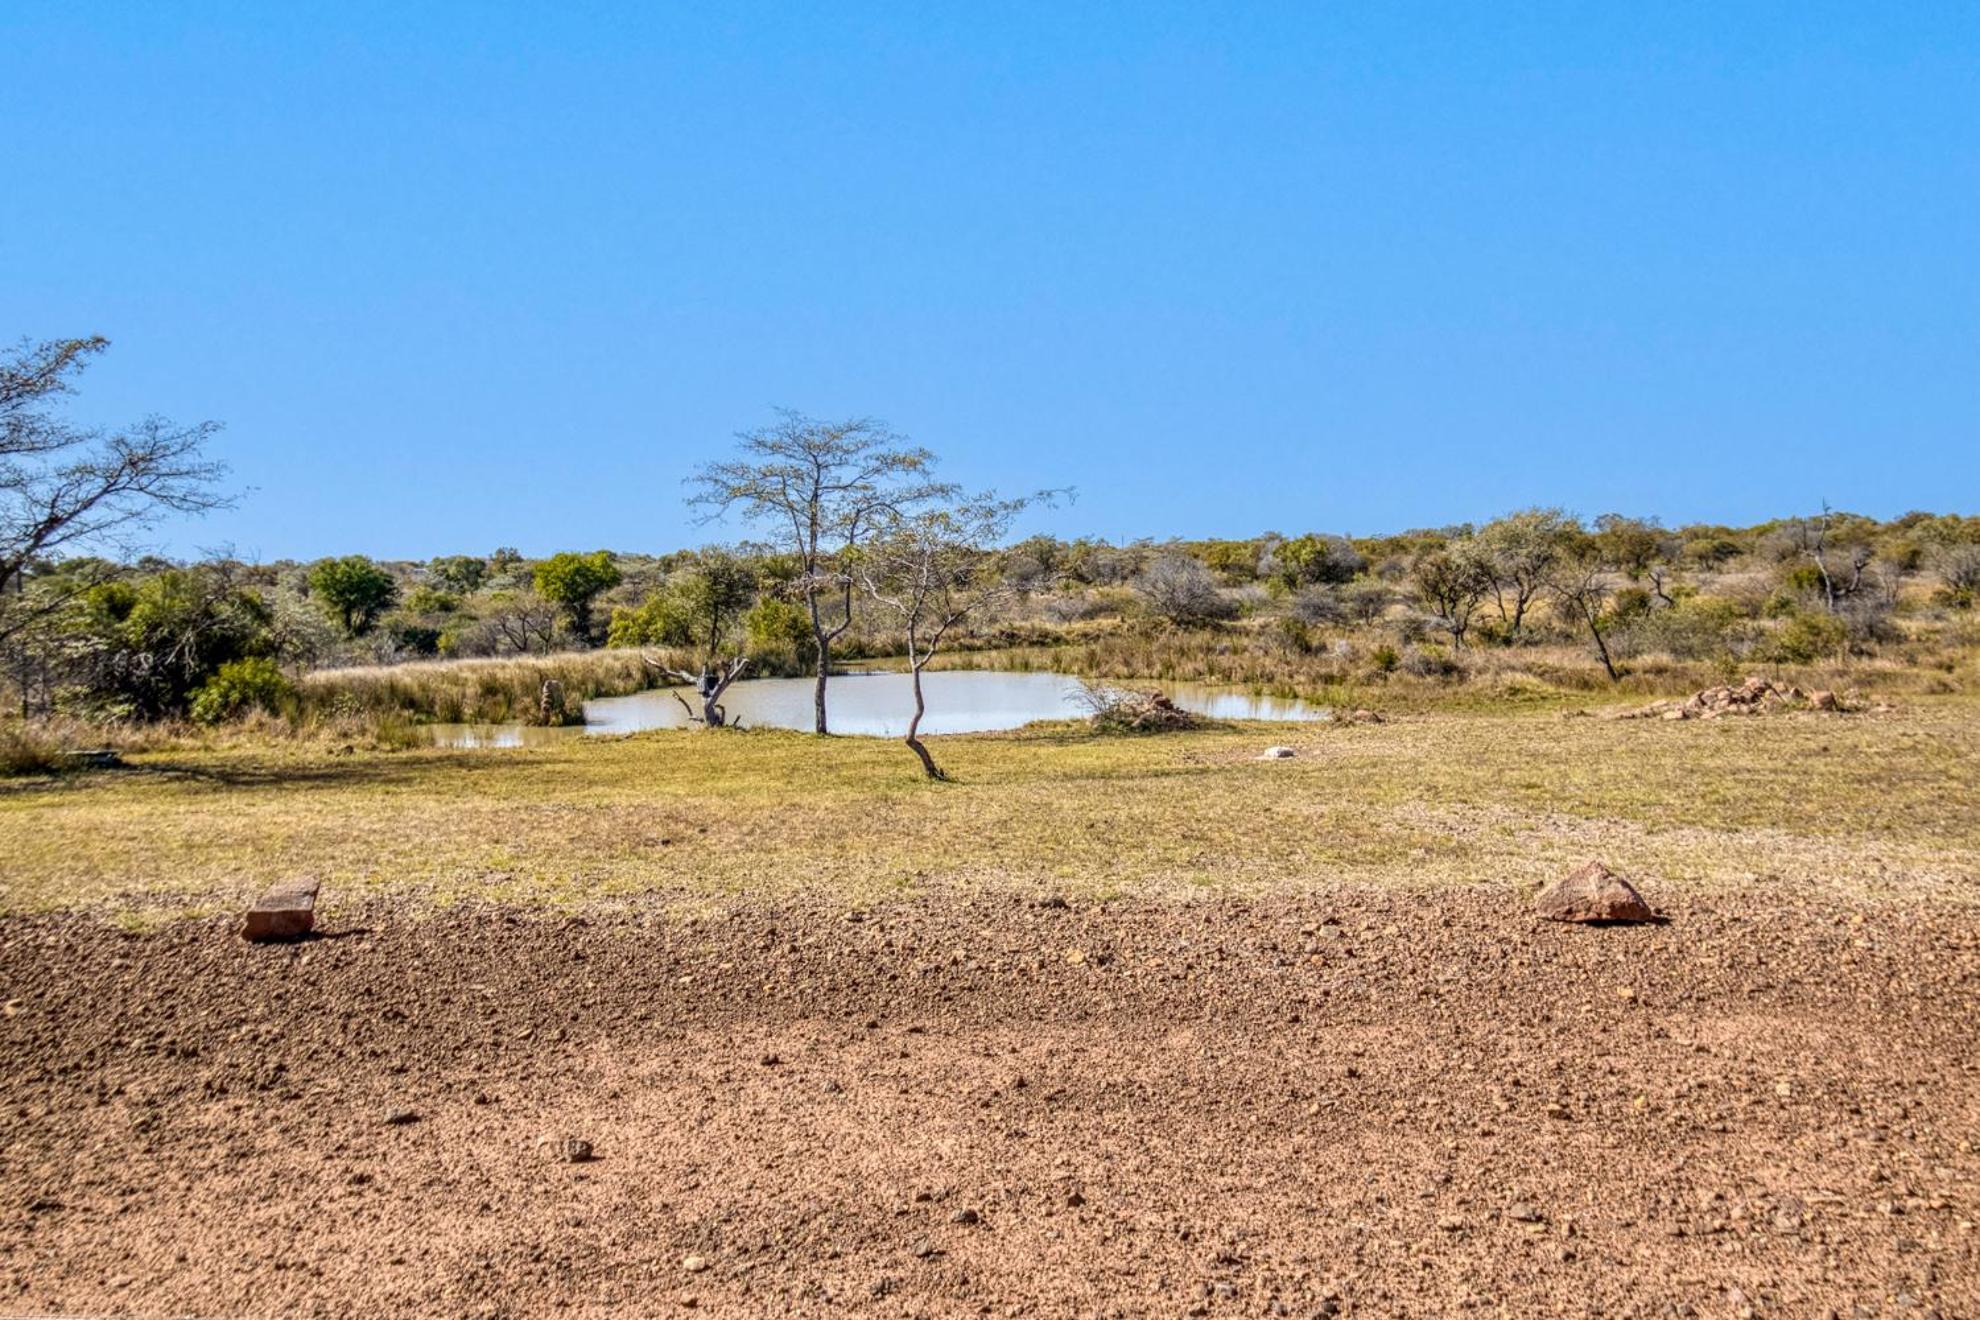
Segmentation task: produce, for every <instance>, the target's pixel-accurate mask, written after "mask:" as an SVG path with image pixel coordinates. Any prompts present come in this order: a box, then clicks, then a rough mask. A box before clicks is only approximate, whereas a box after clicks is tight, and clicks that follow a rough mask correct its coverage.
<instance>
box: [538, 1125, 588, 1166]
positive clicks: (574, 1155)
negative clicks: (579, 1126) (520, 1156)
mask: <svg viewBox="0 0 1980 1320" xmlns="http://www.w3.org/2000/svg"><path fill="white" fill-rule="evenodd" d="M536 1154H537V1158H538V1159H544V1160H552V1161H555V1162H557V1163H561V1164H583V1163H584V1162H585V1161H586V1160H589V1159H590V1158H591V1157H592V1155H591V1143H590V1142H588V1141H586V1140H584V1139H583V1138H581V1137H558V1136H552V1135H550V1134H549V1133H547V1132H546V1133H545V1134H544V1135H542V1136H540V1137H538V1138H537V1139H536Z"/></svg>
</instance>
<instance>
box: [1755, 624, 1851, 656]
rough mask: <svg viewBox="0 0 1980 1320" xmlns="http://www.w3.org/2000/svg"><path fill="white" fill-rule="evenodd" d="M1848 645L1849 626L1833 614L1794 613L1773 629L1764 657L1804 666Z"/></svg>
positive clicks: (1835, 652) (1834, 653)
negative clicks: (1777, 627) (1766, 655)
mask: <svg viewBox="0 0 1980 1320" xmlns="http://www.w3.org/2000/svg"><path fill="white" fill-rule="evenodd" d="M1848 645H1849V628H1848V626H1847V625H1846V624H1844V623H1843V621H1842V620H1841V619H1838V618H1837V617H1836V616H1835V615H1833V614H1796V615H1794V616H1793V617H1791V618H1790V619H1788V620H1787V622H1785V623H1783V624H1782V625H1781V626H1780V628H1779V629H1778V630H1776V631H1775V633H1774V636H1773V638H1772V639H1771V640H1770V642H1769V644H1768V647H1767V654H1768V658H1769V659H1771V660H1775V661H1778V662H1780V663H1782V664H1794V665H1805V664H1812V663H1813V662H1815V661H1817V660H1826V659H1830V658H1832V657H1834V656H1836V655H1839V654H1841V652H1842V650H1843V648H1844V647H1846V646H1848Z"/></svg>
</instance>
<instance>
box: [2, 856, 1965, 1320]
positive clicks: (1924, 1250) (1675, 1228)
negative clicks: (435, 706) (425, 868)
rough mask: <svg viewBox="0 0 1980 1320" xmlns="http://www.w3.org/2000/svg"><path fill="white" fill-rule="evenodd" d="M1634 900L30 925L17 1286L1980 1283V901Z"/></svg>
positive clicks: (1848, 1297)
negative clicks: (254, 943)
mask: <svg viewBox="0 0 1980 1320" xmlns="http://www.w3.org/2000/svg"><path fill="white" fill-rule="evenodd" d="M1650 897H1651V898H1652V899H1653V900H1654V901H1657V902H1658V903H1659V904H1660V906H1662V907H1663V908H1664V909H1665V910H1666V911H1667V912H1668V913H1669V915H1670V917H1671V920H1670V922H1669V924H1667V925H1663V926H1658V927H1638V928H1609V929H1589V928H1580V927H1565V926H1557V925H1551V924H1547V923H1541V922H1537V921H1535V920H1533V919H1532V918H1531V917H1530V916H1529V915H1528V914H1527V910H1526V907H1525V904H1524V902H1523V901H1522V900H1521V899H1519V898H1518V897H1516V896H1514V895H1513V894H1511V893H1510V892H1508V891H1506V890H1504V889H1501V888H1497V887H1494V888H1489V889H1472V890H1434V891H1426V892H1417V893H1409V892H1398V891H1395V890H1388V891H1372V890H1339V891H1320V892H1317V893H1314V894H1311V895H1308V896H1304V897H1292V896H1274V897H1267V898H1248V899H1237V898H1231V899H1226V898H1214V897H1205V898H1204V899H1202V900H1200V901H1195V902H1175V901H1160V902H1156V901H1149V900H1133V901H1114V902H1085V901H1079V902H1074V903H1071V904H1066V905H1061V904H1059V903H1057V902H1054V901H1050V900H1048V901H1045V902H1040V901H1039V900H1037V899H1035V898H1017V897H1012V896H997V897H977V898H969V897H961V896H944V895H930V896H920V897H915V898H909V899H903V900H901V901H899V902H897V903H893V904H889V905H886V906H881V907H876V908H875V909H873V910H871V911H868V912H855V913H848V912H846V911H845V910H844V909H841V908H828V907H822V906H820V907H805V906H801V905H792V904H789V903H785V904H784V905H783V906H782V907H780V908H777V909H774V910H773V909H772V908H771V907H770V906H769V905H768V904H767V903H766V902H764V901H763V900H761V899H757V898H751V897H750V896H748V895H741V896H737V897H736V898H734V899H733V900H731V901H730V902H729V903H728V905H726V906H719V907H713V908H711V909H710V910H709V911H708V912H707V914H706V915H704V916H702V917H700V918H698V919H696V920H693V921H683V920H681V919H680V918H679V917H678V916H662V915H661V914H660V913H659V911H658V910H657V909H655V910H653V911H650V912H648V911H642V910H641V909H639V908H638V907H637V906H634V907H632V908H630V909H627V910H623V911H618V912H613V913H599V914H595V915H591V916H587V917H582V918H569V917H564V916H559V915H553V914H550V913H547V912H545V911H544V910H542V909H521V908H518V909H503V908H496V907H462V908H450V909H446V910H443V911H437V912H435V911H426V912H410V911H406V910H403V909H398V908H387V907H385V906H382V905H381V906H379V907H376V908H372V909H362V908H334V907H333V908H332V909H331V913H330V917H329V919H328V920H326V922H325V928H324V937H322V938H317V939H314V940H311V941H310V942H308V943H305V944H302V945H299V946H294V947H279V948H278V947H250V946H247V945H245V944H243V943H242V942H240V941H239V940H238V939H236V938H234V937H233V936H232V935H231V933H230V931H229V929H228V926H227V924H226V923H225V922H222V921H219V920H200V921H190V922H177V923H172V924H168V925H166V926H165V927H164V928H163V929H161V930H158V931H156V932H153V933H149V934H143V935H134V934H127V933H123V932H121V931H119V930H117V929H116V928H115V927H113V926H111V925H107V924H104V923H101V922H96V921H91V920H88V919H84V918H77V917H21V918H12V919H8V920H7V921H5V922H4V924H0V997H4V998H5V999H6V1001H7V1002H6V1004H5V1017H4V1019H0V1076H4V1079H5V1088H6V1090H5V1106H4V1111H0V1160H3V1161H4V1162H3V1163H0V1311H3V1312H5V1313H7V1314H34V1313H50V1312H59V1313H91V1314H102V1313H110V1314H128V1315H167V1314H186V1313H198V1314H204V1315H265V1316H272V1315H312V1316H352V1315H401V1314H404V1315H482V1316H523V1315H567V1316H617V1315H624V1316H643V1315H650V1314H655V1313H662V1314H664V1313H670V1312H674V1311H677V1310H684V1309H687V1308H698V1309H699V1310H700V1311H703V1312H708V1313H713V1314H721V1315H779V1314H822V1313H828V1312H837V1311H854V1312H860V1313H864V1314H873V1315H890V1316H891V1315H967V1314H990V1315H1039V1316H1060V1315H1166V1316H1178V1315H1206V1314H1207V1315H1260V1314H1266V1315H1277V1314H1291V1315H1303V1316H1312V1315H1331V1314H1342V1315H1367V1316H1392V1315H1412V1316H1413V1315H1448V1314H1464V1313H1470V1314H1478V1315H1514V1316H1526V1315H1549V1316H1551V1315H1604V1316H1665V1315H1698V1316H1720V1315H1745V1314H1757V1315H1781V1316H1817V1315H1824V1314H1836V1315H1841V1316H1856V1315H1876V1316H1883V1315H1893V1316H1898V1315H1902V1316H1925V1315H1932V1314H1938V1315H1941V1316H1945V1317H1955V1316H1974V1315H1980V1258H1977V1257H1976V1240H1975V1231H1974V1228H1973V1221H1974V1220H1975V1219H1980V1187H1976V1185H1975V1180H1976V1177H1977V1176H1980V1155H1976V1153H1975V1143H1976V1142H1980V1050H1976V1044H1980V1039H1976V1038H1980V1023H1976V1014H1975V1010H1976V1007H1980V1000H1976V991H1980V913H1976V912H1974V911H1973V910H1972V909H1969V908H1962V907H1958V906H1954V905H1951V904H1925V905H1919V904H1911V905H1907V906H1904V907H1898V906H1894V905H1874V904H1860V905H1852V906H1847V907H1841V908H1838V907H1835V906H1832V905H1828V901H1827V900H1824V902H1822V903H1818V902H1816V901H1815V900H1813V899H1809V900H1805V901H1797V900H1795V899H1794V898H1792V897H1791V896H1788V895H1784V894H1783V893H1782V892H1779V891H1777V890H1776V891H1768V892H1764V893H1752V894H1739V893H1730V894H1727V893H1714V894H1712V895H1710V896H1709V897H1702V898H1697V899H1691V900H1686V899H1682V898H1679V899H1676V900H1672V899H1671V898H1670V896H1667V895H1663V894H1659V893H1656V892H1655V891H1654V890H1653V891H1651V893H1650ZM546 1136H547V1137H549V1138H552V1140H551V1141H550V1142H540V1141H539V1138H541V1137H546ZM565 1138H574V1139H579V1140H582V1141H584V1142H588V1143H590V1146H591V1149H592V1152H593V1154H594V1158H592V1159H589V1160H583V1161H578V1162H571V1161H568V1160H565V1159H563V1158H560V1157H559V1156H560V1154H561V1152H562V1150H563V1145H562V1143H563V1140H564V1139H565Z"/></svg>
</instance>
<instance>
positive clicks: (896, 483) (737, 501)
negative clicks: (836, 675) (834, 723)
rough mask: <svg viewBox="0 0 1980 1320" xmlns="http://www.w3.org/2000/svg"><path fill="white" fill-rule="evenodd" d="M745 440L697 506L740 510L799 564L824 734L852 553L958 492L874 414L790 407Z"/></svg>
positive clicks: (708, 469)
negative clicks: (887, 523)
mask: <svg viewBox="0 0 1980 1320" xmlns="http://www.w3.org/2000/svg"><path fill="white" fill-rule="evenodd" d="M736 440H737V443H738V447H739V448H740V449H741V451H742V457H740V458H736V459H731V460H729V461H727V462H721V463H709V464H706V465H704V466H703V467H702V468H701V470H700V471H699V472H698V473H696V474H695V476H694V477H693V478H692V480H693V481H694V483H695V484H696V485H697V486H698V487H699V490H698V492H697V493H696V494H695V495H694V496H693V498H692V499H691V500H690V501H689V503H691V504H694V505H697V506H699V507H701V508H703V509H705V510H707V516H708V517H710V518H715V517H720V516H721V515H722V514H724V513H727V512H729V511H730V510H732V509H734V510H739V511H740V512H741V514H742V515H743V517H744V518H745V519H747V520H748V521H750V522H752V523H754V524H756V525H757V526H759V527H762V528H764V529H766V530H767V531H769V532H770V533H771V535H772V536H773V538H774V540H775V543H776V546H777V548H778V549H779V550H781V551H783V552H785V553H787V554H789V555H791V556H792V557H793V558H794V559H795V560H796V561H797V563H798V574H797V577H796V578H795V580H794V581H793V583H792V588H793V590H794V591H795V592H796V593H797V595H798V596H799V597H800V598H801V599H802V600H803V601H804V605H805V609H806V612H807V613H808V614H809V616H810V621H811V637H812V642H813V644H814V645H815V647H816V649H817V665H818V668H817V674H818V682H817V689H816V694H815V697H814V703H815V707H816V714H815V718H816V727H817V731H818V732H819V733H825V732H827V731H828V729H827V724H826V715H825V683H826V680H827V679H828V678H830V676H831V672H832V643H833V642H834V641H836V640H837V639H838V638H839V636H840V635H841V634H843V633H844V632H845V630H846V629H847V628H849V627H851V626H852V617H853V588H854V575H853V571H852V563H851V560H852V557H853V552H854V551H855V550H857V549H858V548H859V547H860V546H861V545H862V544H864V543H865V542H866V541H867V539H868V538H869V537H870V536H871V535H872V533H873V529H874V527H875V525H876V524H877V523H878V522H879V521H880V520H881V519H882V518H885V517H888V516H890V515H893V514H897V513H900V512H902V511H905V510H909V509H913V508H915V507H917V506H919V505H921V504H924V503H926V502H927V501H929V500H931V499H935V498H937V497H941V496H946V495H950V494H952V493H953V489H952V488H951V487H949V486H946V485H943V484H942V483H940V482H936V481H934V480H932V479H931V478H930V477H929V476H928V471H929V468H930V466H931V465H932V464H933V463H934V461H935V457H934V455H933V454H931V453H929V451H928V450H926V449H921V448H915V447H911V446H909V445H907V444H906V443H905V442H904V441H903V439H902V437H900V436H897V435H895V434H894V433H893V432H891V431H889V430H888V429H887V428H886V427H885V426H884V425H882V424H881V423H879V422H877V421H874V420H872V419H871V418H864V417H862V418H854V419H852V420H850V421H843V422H821V421H817V420H815V419H813V418H810V417H806V416H804V415H803V414H802V413H796V412H790V411H788V410H786V411H782V412H780V413H779V414H778V421H777V422H776V423H775V424H774V425H771V426H768V427H765V428H763V429H762V430H758V431H745V432H742V433H740V434H739V435H738V436H737V437H736Z"/></svg>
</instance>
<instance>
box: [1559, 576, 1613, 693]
mask: <svg viewBox="0 0 1980 1320" xmlns="http://www.w3.org/2000/svg"><path fill="white" fill-rule="evenodd" d="M1547 586H1548V588H1549V589H1550V590H1551V591H1552V592H1553V593H1554V598H1555V599H1556V600H1558V601H1559V602H1560V604H1561V608H1562V609H1564V610H1565V611H1566V612H1567V613H1569V614H1571V615H1573V616H1574V618H1575V619H1576V621H1578V622H1579V623H1580V624H1581V625H1582V626H1583V627H1584V628H1586V629H1588V636H1589V639H1590V640H1591V641H1593V642H1594V643H1595V654H1596V655H1597V656H1599V657H1601V660H1602V668H1603V670H1604V671H1605V672H1606V673H1607V674H1608V675H1609V681H1610V682H1611V683H1614V682H1616V681H1617V680H1619V679H1620V678H1621V677H1622V673H1621V671H1620V670H1618V669H1617V668H1616V662H1615V659H1614V657H1612V656H1611V655H1610V654H1609V642H1608V638H1607V637H1605V636H1604V635H1603V632H1602V629H1603V627H1604V626H1605V625H1606V623H1607V620H1606V619H1605V618H1604V615H1603V607H1604V605H1605V604H1606V603H1607V601H1608V598H1609V566H1608V564H1606V563H1605V562H1603V560H1602V557H1601V555H1599V554H1598V553H1596V552H1595V550H1594V548H1593V546H1592V545H1591V546H1589V547H1588V548H1586V549H1584V550H1583V551H1582V552H1580V553H1578V554H1572V555H1568V556H1566V557H1564V558H1562V559H1561V560H1560V561H1559V562H1558V563H1556V564H1555V565H1554V567H1553V568H1552V570H1551V571H1550V572H1549V573H1548V576H1547Z"/></svg>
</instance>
